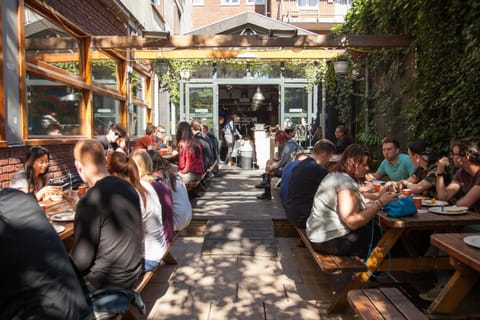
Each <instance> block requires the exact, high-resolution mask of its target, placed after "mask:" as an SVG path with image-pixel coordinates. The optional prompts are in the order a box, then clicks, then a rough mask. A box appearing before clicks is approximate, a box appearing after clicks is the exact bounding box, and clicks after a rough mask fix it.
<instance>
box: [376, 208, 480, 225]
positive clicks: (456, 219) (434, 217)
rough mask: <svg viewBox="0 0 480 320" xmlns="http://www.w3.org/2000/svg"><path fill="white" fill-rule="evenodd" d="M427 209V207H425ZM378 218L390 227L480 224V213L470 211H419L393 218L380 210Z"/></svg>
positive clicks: (382, 223)
mask: <svg viewBox="0 0 480 320" xmlns="http://www.w3.org/2000/svg"><path fill="white" fill-rule="evenodd" d="M423 209H427V208H423ZM377 218H378V219H379V221H380V223H381V225H382V226H384V227H389V228H416V229H421V228H428V229H431V228H435V227H448V226H465V225H472V224H480V213H479V212H472V211H469V212H468V213H466V214H456V215H446V214H436V213H431V212H430V211H427V212H424V213H417V214H416V215H413V216H408V217H402V218H392V217H387V213H386V212H383V211H380V212H379V213H377Z"/></svg>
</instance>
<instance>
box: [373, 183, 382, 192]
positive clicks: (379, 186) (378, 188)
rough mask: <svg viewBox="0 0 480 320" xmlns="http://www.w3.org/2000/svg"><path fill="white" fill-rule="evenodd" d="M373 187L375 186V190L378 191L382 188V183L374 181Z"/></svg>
mask: <svg viewBox="0 0 480 320" xmlns="http://www.w3.org/2000/svg"><path fill="white" fill-rule="evenodd" d="M373 187H374V188H375V192H380V190H381V189H382V185H381V184H380V183H376V182H374V183H373Z"/></svg>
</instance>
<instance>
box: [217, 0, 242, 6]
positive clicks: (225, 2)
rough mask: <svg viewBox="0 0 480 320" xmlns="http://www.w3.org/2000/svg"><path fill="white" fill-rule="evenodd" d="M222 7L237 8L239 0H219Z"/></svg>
mask: <svg viewBox="0 0 480 320" xmlns="http://www.w3.org/2000/svg"><path fill="white" fill-rule="evenodd" d="M221 5H222V6H239V5H240V0H221Z"/></svg>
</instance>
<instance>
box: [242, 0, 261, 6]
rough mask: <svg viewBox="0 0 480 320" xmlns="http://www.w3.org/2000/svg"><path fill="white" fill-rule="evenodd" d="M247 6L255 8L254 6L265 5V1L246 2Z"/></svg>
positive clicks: (248, 0)
mask: <svg viewBox="0 0 480 320" xmlns="http://www.w3.org/2000/svg"><path fill="white" fill-rule="evenodd" d="M245 3H246V5H248V6H253V5H264V4H265V0H245Z"/></svg>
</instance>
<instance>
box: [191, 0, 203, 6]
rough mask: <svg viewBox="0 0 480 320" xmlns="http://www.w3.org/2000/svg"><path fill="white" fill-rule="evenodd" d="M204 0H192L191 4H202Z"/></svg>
mask: <svg viewBox="0 0 480 320" xmlns="http://www.w3.org/2000/svg"><path fill="white" fill-rule="evenodd" d="M203 5H204V2H203V0H193V1H192V6H203Z"/></svg>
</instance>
